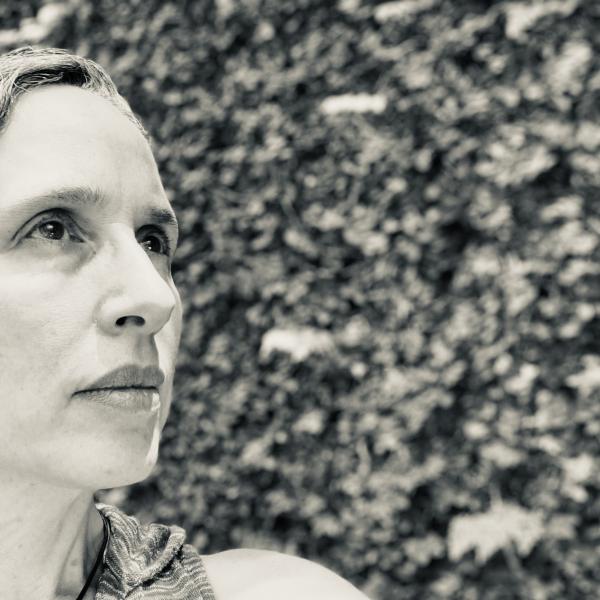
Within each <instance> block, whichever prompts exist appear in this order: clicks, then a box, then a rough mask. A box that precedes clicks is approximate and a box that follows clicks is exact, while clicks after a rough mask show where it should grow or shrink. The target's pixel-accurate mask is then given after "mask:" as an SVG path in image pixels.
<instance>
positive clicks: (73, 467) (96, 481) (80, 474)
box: [46, 422, 160, 492]
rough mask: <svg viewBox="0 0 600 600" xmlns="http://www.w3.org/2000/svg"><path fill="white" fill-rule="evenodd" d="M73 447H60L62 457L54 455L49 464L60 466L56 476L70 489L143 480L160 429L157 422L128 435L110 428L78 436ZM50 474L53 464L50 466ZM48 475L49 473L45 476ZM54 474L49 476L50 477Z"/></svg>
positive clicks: (151, 462) (153, 457) (152, 459)
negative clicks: (150, 427) (81, 436)
mask: <svg viewBox="0 0 600 600" xmlns="http://www.w3.org/2000/svg"><path fill="white" fill-rule="evenodd" d="M78 442H79V443H78V444H76V446H73V445H71V446H70V448H64V449H63V450H64V452H62V453H61V454H63V457H62V459H63V460H60V458H61V457H58V456H54V460H53V464H54V465H62V467H59V468H60V471H61V473H60V476H61V478H62V480H63V483H64V484H66V485H67V486H68V487H71V488H79V489H88V490H92V491H94V492H95V491H96V490H101V489H110V488H115V487H123V486H126V485H131V484H134V483H137V482H139V481H143V480H144V479H146V478H147V477H148V476H149V475H150V474H151V473H152V470H153V469H154V467H155V466H156V462H157V460H158V449H159V442H160V430H159V426H158V422H157V423H156V425H155V427H154V429H153V430H152V431H151V433H150V434H146V435H143V434H142V433H141V432H137V433H136V434H131V433H130V435H128V436H125V435H119V434H118V432H115V431H112V432H111V433H110V434H105V435H94V436H92V437H90V438H88V439H83V440H82V439H81V438H80V439H79V440H78ZM52 470H53V471H54V476H55V475H56V467H53V468H52ZM48 475H50V476H52V475H51V474H50V472H47V473H46V476H48ZM54 476H52V477H53V478H54Z"/></svg>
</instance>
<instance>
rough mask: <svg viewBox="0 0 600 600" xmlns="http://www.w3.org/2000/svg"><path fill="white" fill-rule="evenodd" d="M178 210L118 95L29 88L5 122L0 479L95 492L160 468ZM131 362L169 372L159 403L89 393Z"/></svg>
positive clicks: (174, 311) (176, 315)
mask: <svg viewBox="0 0 600 600" xmlns="http://www.w3.org/2000/svg"><path fill="white" fill-rule="evenodd" d="M59 190H62V192H61V193H60V194H58V193H57V192H58V191H59ZM85 190H91V192H93V193H87V194H86V193H84V192H85ZM172 214H173V213H172V209H171V207H170V205H169V202H168V200H167V198H166V196H165V193H164V189H163V187H162V184H161V181H160V177H159V174H158V170H157V167H156V163H155V161H154V159H153V157H152V153H151V151H150V148H149V146H148V144H147V142H146V140H145V139H144V137H143V136H142V134H141V133H140V132H139V130H138V129H137V128H136V127H135V125H133V124H132V123H131V122H130V121H129V120H128V119H127V118H126V117H125V116H123V115H122V114H121V113H120V112H119V111H118V110H117V109H116V108H115V107H114V106H113V105H112V104H110V102H108V101H107V100H105V99H103V98H101V97H100V96H97V95H95V94H93V93H92V92H89V91H86V90H82V89H80V88H76V87H73V86H67V85H47V86H43V87H40V88H37V89H34V90H32V91H29V92H27V93H25V94H24V95H23V96H21V97H20V98H19V100H18V101H17V104H16V106H15V108H14V112H13V113H12V115H11V118H10V121H9V124H8V127H7V128H6V129H5V130H4V131H3V132H2V133H0V413H1V417H0V440H1V442H0V486H2V485H3V483H2V482H3V481H4V480H5V478H6V477H9V478H12V477H24V478H28V479H29V480H32V479H33V480H43V481H45V482H48V483H52V484H55V485H61V486H65V487H70V488H83V489H90V490H96V489H101V488H109V487H116V486H120V485H126V484H129V483H133V482H135V481H139V480H141V479H143V478H144V477H146V476H147V475H148V474H149V472H150V471H151V469H152V467H153V466H154V463H155V461H156V458H157V452H158V443H159V438H160V432H161V430H162V427H163V425H164V422H165V420H166V418H167V414H168V411H169V407H170V402H171V392H172V380H173V372H174V369H175V359H176V353H177V348H178V345H179V338H180V333H181V302H180V299H179V295H178V293H177V289H176V288H175V285H174V283H173V280H172V278H171V272H170V263H171V257H172V252H173V251H174V249H175V248H174V246H175V244H176V237H177V232H176V226H175V225H174V223H169V222H168V221H169V215H172ZM171 218H172V217H171ZM168 244H170V245H171V249H170V250H169V249H168ZM131 364H134V365H138V366H141V367H146V366H156V367H158V368H160V369H161V370H162V371H163V372H164V375H165V380H164V383H163V384H161V385H160V386H159V388H158V389H159V396H160V408H159V409H158V410H154V411H152V410H128V409H126V408H124V407H122V406H120V405H118V402H117V405H115V404H113V405H111V406H107V405H106V404H103V403H102V402H101V401H98V400H97V399H95V397H94V396H90V395H85V394H83V395H82V394H76V392H77V391H80V390H82V389H86V388H89V387H90V386H91V384H92V383H93V382H94V381H95V380H97V379H98V378H99V377H101V376H102V375H105V374H106V373H108V372H109V371H112V370H114V369H116V368H119V367H122V366H125V365H131ZM155 396H156V394H155ZM115 398H116V399H117V400H118V395H117V396H116V397H115ZM113 399H114V398H113Z"/></svg>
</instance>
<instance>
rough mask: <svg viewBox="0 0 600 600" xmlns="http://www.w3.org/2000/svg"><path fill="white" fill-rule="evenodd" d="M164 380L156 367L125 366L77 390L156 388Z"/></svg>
mask: <svg viewBox="0 0 600 600" xmlns="http://www.w3.org/2000/svg"><path fill="white" fill-rule="evenodd" d="M164 380H165V374H164V373H163V372H162V371H161V370H160V369H158V368H157V367H153V366H147V367H141V366H139V365H125V366H123V367H119V368H117V369H113V370H112V371H109V372H108V373H106V374H105V375H102V377H100V378H98V379H96V381H92V383H90V385H89V386H88V387H86V388H85V389H82V390H79V391H80V392H87V391H91V390H101V389H107V388H129V387H136V388H140V387H141V388H158V386H159V385H162V383H163V382H164Z"/></svg>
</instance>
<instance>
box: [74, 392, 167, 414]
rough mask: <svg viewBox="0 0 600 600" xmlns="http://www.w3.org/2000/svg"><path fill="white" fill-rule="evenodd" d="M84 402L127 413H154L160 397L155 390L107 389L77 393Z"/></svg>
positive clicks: (157, 407) (158, 406)
mask: <svg viewBox="0 0 600 600" xmlns="http://www.w3.org/2000/svg"><path fill="white" fill-rule="evenodd" d="M76 395H77V396H81V397H83V398H85V399H86V400H91V401H93V402H98V403H99V404H103V405H105V406H109V407H111V408H118V409H121V410H126V411H129V412H152V413H154V412H156V411H157V410H158V409H159V408H160V395H159V393H158V390H157V389H155V388H107V389H101V390H86V391H83V392H77V394H76Z"/></svg>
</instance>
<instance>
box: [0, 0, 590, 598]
mask: <svg viewBox="0 0 600 600" xmlns="http://www.w3.org/2000/svg"><path fill="white" fill-rule="evenodd" d="M0 23H1V27H2V29H1V30H0V50H9V49H12V48H14V47H17V46H20V45H24V44H33V45H38V44H39V45H50V46H58V47H63V48H67V49H70V50H73V51H75V52H77V53H80V54H82V55H85V56H88V57H90V58H93V59H94V60H96V61H98V62H99V63H100V64H102V65H103V66H104V67H105V68H106V69H107V70H108V71H109V73H110V74H111V75H112V76H113V78H114V80H115V81H116V83H117V85H118V86H119V88H120V90H121V92H122V93H123V95H124V96H125V97H127V98H128V99H129V100H130V102H131V104H132V106H133V108H134V110H135V111H136V112H137V113H138V114H139V115H140V116H141V118H142V120H143V121H144V123H145V124H146V126H147V127H148V129H149V130H150V132H151V133H152V136H153V138H154V151H155V155H156V159H157V161H158V164H159V168H160V171H161V173H162V176H163V181H164V185H165V188H166V190H167V193H168V195H169V198H170V199H171V201H172V202H173V205H174V206H175V208H176V211H177V213H178V215H179V218H180V220H181V225H182V235H183V241H182V243H181V246H180V248H179V251H178V258H177V261H176V263H175V265H174V277H175V280H176V283H177V284H178V285H179V288H180V290H181V293H182V296H183V301H184V309H185V323H186V324H185V328H184V333H183V340H182V348H181V353H180V357H179V363H178V376H177V383H176V390H175V401H174V404H173V408H172V413H171V417H170V420H169V422H168V423H167V425H166V428H165V430H164V435H163V442H162V450H161V459H160V463H159V465H158V466H157V468H156V470H155V472H154V474H153V476H151V477H150V478H149V479H148V480H146V481H144V482H142V483H140V484H138V485H135V486H131V487H129V488H121V489H118V490H110V491H104V492H102V493H101V498H102V499H104V501H108V502H111V503H114V504H118V505H119V506H121V507H122V508H123V509H125V510H126V511H128V512H129V513H130V514H135V515H137V516H138V517H139V518H140V519H142V520H147V521H150V520H155V521H160V522H166V523H177V524H179V525H181V526H183V527H185V528H186V530H187V531H188V536H189V541H190V542H191V543H193V544H194V545H195V546H196V547H197V548H198V549H199V550H200V551H202V552H205V553H211V552H216V551H219V550H223V549H227V548H232V547H239V546H253V547H262V548H271V549H276V550H281V551H284V552H288V553H294V554H300V555H303V556H306V557H308V558H312V559H313V560H317V561H319V562H321V563H322V564H325V565H327V566H328V567H330V568H333V569H334V570H335V571H337V572H339V573H340V574H342V575H343V576H345V577H346V578H348V579H349V580H351V581H352V582H353V583H354V584H355V585H357V586H358V587H360V588H361V589H362V590H364V591H365V592H366V593H367V594H368V595H369V596H370V597H371V598H373V599H376V600H398V599H422V598H428V599H461V600H463V599H467V600H469V599H472V600H476V599H477V600H479V599H485V600H492V599H509V598H527V599H534V600H538V599H544V598H594V597H598V592H597V588H598V585H599V583H600V581H599V580H600V552H598V544H599V538H600V503H599V502H598V489H599V488H600V475H599V470H598V460H599V459H598V457H599V450H600V448H599V434H600V421H599V418H598V417H599V416H600V402H599V400H600V390H599V388H600V353H599V351H598V338H599V337H600V313H599V308H600V304H599V302H600V292H599V287H598V283H599V277H600V266H599V265H600V263H599V261H598V258H599V254H600V247H599V243H598V242H599V235H600V211H599V205H598V201H597V199H596V195H597V190H598V184H599V183H600V157H599V155H598V149H599V146H600V123H599V121H598V113H599V111H600V109H599V106H600V104H599V101H600V61H599V60H598V58H597V56H596V55H597V54H598V51H599V50H600V33H599V31H600V27H599V26H600V4H599V3H597V2H594V1H585V0H548V1H544V2H535V1H528V2H494V1H492V0H489V1H485V0H456V1H450V0H446V1H444V0H400V1H394V2H383V3H382V2H375V1H372V0H336V1H328V0H295V1H292V0H247V1H243V0H242V1H235V0H195V1H194V0H171V1H168V0H167V1H164V0H161V1H157V0H144V1H142V0H125V1H123V0H119V1H117V0H94V1H92V0H73V1H72V2H71V1H70V2H53V3H45V2H39V1H23V0H20V1H19V2H17V1H16V0H14V1H3V2H1V3H0Z"/></svg>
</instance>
